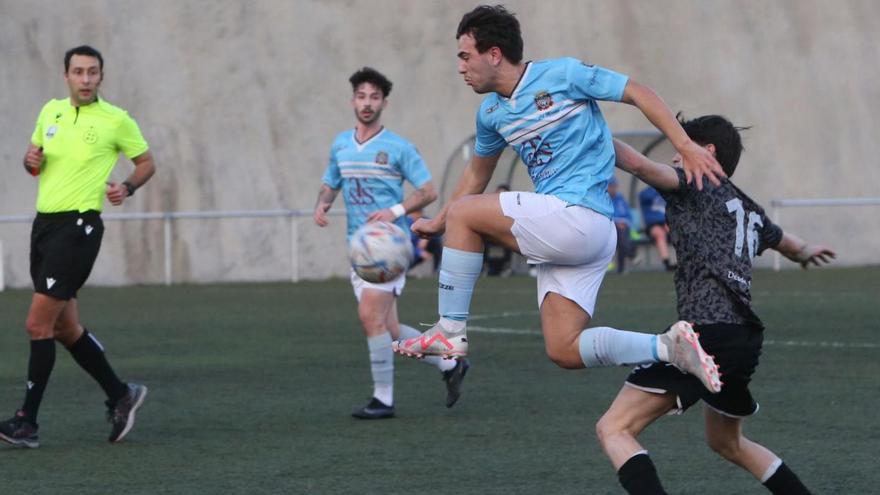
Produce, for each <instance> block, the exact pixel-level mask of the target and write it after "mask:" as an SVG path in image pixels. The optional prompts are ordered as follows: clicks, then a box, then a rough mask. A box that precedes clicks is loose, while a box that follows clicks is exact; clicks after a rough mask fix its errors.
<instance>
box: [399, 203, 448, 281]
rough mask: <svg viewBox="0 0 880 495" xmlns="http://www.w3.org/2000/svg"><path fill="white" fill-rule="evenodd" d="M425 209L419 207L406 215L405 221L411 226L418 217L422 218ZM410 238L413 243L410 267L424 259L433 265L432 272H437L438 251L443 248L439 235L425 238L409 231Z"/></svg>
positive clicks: (438, 262) (438, 263)
mask: <svg viewBox="0 0 880 495" xmlns="http://www.w3.org/2000/svg"><path fill="white" fill-rule="evenodd" d="M424 216H425V210H422V209H419V210H416V211H413V212H411V213H410V214H409V215H407V222H409V225H410V226H412V224H413V222H415V221H416V220H418V219H419V218H424ZM410 239H411V240H412V245H413V262H412V265H411V266H410V268H413V267H415V266H418V265H420V264H421V263H422V262H424V261H430V262H431V264H432V266H433V272H432V273H436V272H437V268H438V267H439V266H440V253H441V252H442V250H443V242H442V241H441V240H440V238H439V237H431V238H430V239H425V238H422V237H419V235H418V234H416V233H415V232H412V231H410Z"/></svg>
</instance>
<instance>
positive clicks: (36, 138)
mask: <svg viewBox="0 0 880 495" xmlns="http://www.w3.org/2000/svg"><path fill="white" fill-rule="evenodd" d="M47 108H49V103H46V104H45V105H43V108H42V109H41V110H40V115H38V116H37V123H36V124H35V125H34V132H33V134H31V144H33V145H34V146H36V147H38V148H42V147H43V136H44V135H45V134H46V133H45V132H44V130H43V115H44V114H45V113H46V109H47Z"/></svg>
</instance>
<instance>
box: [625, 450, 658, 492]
mask: <svg viewBox="0 0 880 495" xmlns="http://www.w3.org/2000/svg"><path fill="white" fill-rule="evenodd" d="M617 478H618V479H620V484H621V485H623V488H624V489H625V490H626V492H627V493H629V494H630V495H666V491H665V490H664V489H663V485H661V484H660V478H659V477H658V476H657V470H656V469H655V468H654V463H653V462H651V458H650V457H648V454H646V453H643V454H636V455H634V456H632V457H630V458H629V460H628V461H626V462H625V463H623V466H620V469H619V470H618V471H617Z"/></svg>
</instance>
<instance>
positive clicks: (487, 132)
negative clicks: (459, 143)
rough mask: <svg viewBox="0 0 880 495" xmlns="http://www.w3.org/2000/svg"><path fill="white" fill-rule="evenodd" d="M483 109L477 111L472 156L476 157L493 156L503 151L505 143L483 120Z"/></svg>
mask: <svg viewBox="0 0 880 495" xmlns="http://www.w3.org/2000/svg"><path fill="white" fill-rule="evenodd" d="M483 115H484V112H483V107H482V106H481V107H480V110H478V111H477V136H476V142H475V143H474V154H476V155H478V156H495V155H498V154H500V153H501V152H502V151H504V148H506V147H507V142H506V141H505V140H504V138H503V137H501V134H499V133H498V131H496V130H495V129H493V128H492V127H491V125H490V124H489V123H488V122H485V120H484V117H483Z"/></svg>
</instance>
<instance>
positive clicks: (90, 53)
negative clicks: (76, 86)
mask: <svg viewBox="0 0 880 495" xmlns="http://www.w3.org/2000/svg"><path fill="white" fill-rule="evenodd" d="M74 55H85V56H87V57H95V58H96V59H98V68H99V69H101V72H104V57H102V56H101V52H99V51H98V50H95V49H94V48H92V47H90V46H89V45H82V46H78V47H76V48H71V49H70V50H67V53H65V54H64V73H65V74H67V71H68V70H70V59H71V58H72V57H73V56H74Z"/></svg>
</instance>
